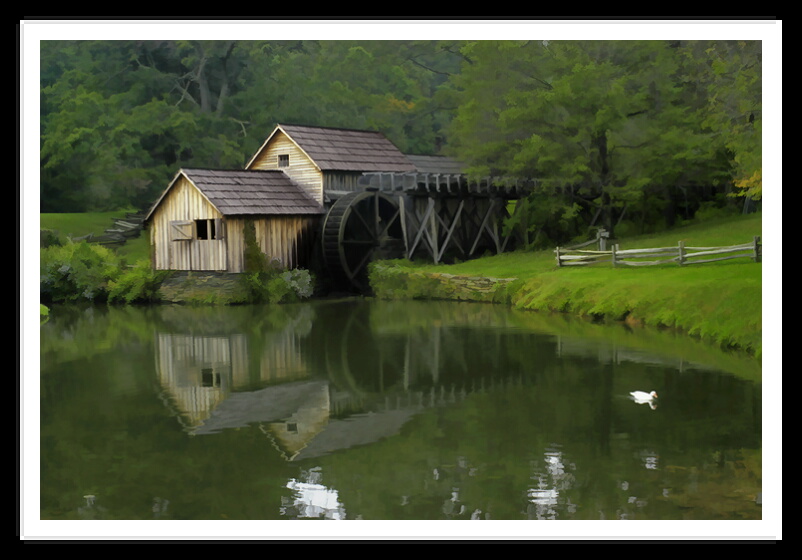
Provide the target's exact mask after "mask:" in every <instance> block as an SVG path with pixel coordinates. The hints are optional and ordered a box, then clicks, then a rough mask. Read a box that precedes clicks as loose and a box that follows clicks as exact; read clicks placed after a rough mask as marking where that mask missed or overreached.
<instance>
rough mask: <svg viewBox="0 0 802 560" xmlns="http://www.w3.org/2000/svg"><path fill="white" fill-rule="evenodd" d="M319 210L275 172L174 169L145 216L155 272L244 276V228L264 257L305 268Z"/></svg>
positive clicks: (289, 179) (294, 184) (308, 196)
mask: <svg viewBox="0 0 802 560" xmlns="http://www.w3.org/2000/svg"><path fill="white" fill-rule="evenodd" d="M323 213H324V209H323V206H322V205H321V204H320V203H319V202H318V201H317V200H316V199H314V198H312V196H310V195H309V194H308V193H307V191H306V190H305V189H303V188H302V187H301V186H300V185H299V184H298V183H296V182H295V181H294V180H293V179H292V178H291V177H290V176H289V175H287V174H285V173H283V172H282V171H281V170H278V169H275V170H211V169H181V170H180V171H178V173H177V174H176V175H175V177H174V179H173V180H172V181H171V182H170V184H169V186H168V187H167V188H166V189H165V191H164V192H163V193H162V195H161V197H159V199H158V200H157V201H156V202H155V203H154V205H153V206H152V207H151V209H150V211H149V212H148V214H147V217H146V221H147V222H148V224H149V227H150V237H151V248H152V264H153V267H154V268H155V269H156V270H197V271H201V270H204V271H224V272H244V252H245V236H244V231H245V229H244V228H245V225H246V223H247V222H249V221H252V222H253V224H254V226H255V232H256V239H257V242H258V244H259V246H260V248H261V250H262V252H263V253H265V255H267V256H268V257H269V258H272V259H277V260H278V261H279V262H280V263H281V264H282V265H283V266H285V267H287V268H302V267H306V266H307V264H308V259H309V257H310V255H311V251H312V248H313V246H314V243H315V232H316V227H317V225H318V223H319V221H320V216H321V215H322V214H323Z"/></svg>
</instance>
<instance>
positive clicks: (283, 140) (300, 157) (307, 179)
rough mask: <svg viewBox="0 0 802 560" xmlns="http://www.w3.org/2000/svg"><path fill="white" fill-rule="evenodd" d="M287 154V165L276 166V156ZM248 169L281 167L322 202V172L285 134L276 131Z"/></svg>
mask: <svg viewBox="0 0 802 560" xmlns="http://www.w3.org/2000/svg"><path fill="white" fill-rule="evenodd" d="M283 154H289V156H290V164H289V167H281V168H279V166H278V156H279V155H283ZM248 169H281V170H282V171H284V172H285V173H286V174H287V175H289V176H290V177H292V178H293V179H294V180H295V181H296V182H297V183H298V184H299V185H301V186H302V187H303V188H304V189H305V190H306V192H308V193H309V194H310V195H311V196H312V198H314V199H315V200H316V201H317V202H318V203H319V204H323V174H322V173H321V171H320V169H318V167H317V166H316V165H315V163H314V162H313V161H312V160H311V159H309V157H308V156H307V155H306V154H305V153H304V152H303V151H302V150H301V149H300V148H299V147H298V146H297V145H296V144H295V143H294V142H293V141H292V140H290V139H289V138H288V137H287V135H286V134H284V133H283V132H281V131H277V132H276V134H275V136H274V137H273V139H272V140H271V142H270V143H269V144H268V145H267V146H265V148H264V150H263V151H262V152H260V153H259V155H258V156H257V157H256V158H255V159H254V160H253V161H252V162H251V163H250V165H249V166H248Z"/></svg>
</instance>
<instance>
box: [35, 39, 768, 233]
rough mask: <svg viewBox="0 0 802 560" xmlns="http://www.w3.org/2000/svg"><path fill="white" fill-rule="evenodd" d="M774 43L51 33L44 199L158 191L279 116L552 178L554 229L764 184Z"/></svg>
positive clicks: (58, 204)
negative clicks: (769, 58)
mask: <svg viewBox="0 0 802 560" xmlns="http://www.w3.org/2000/svg"><path fill="white" fill-rule="evenodd" d="M761 56H762V52H761V43H760V41H672V42H669V41H450V42H446V41H321V40H305V41H182V40H172V41H127V40H121V41H112V42H109V41H43V42H42V48H41V60H40V62H41V74H40V81H41V106H42V110H41V171H42V176H41V211H43V212H79V211H97V210H111V209H117V208H123V207H134V208H140V209H141V208H143V207H146V206H147V205H149V204H150V203H152V201H153V200H154V199H155V198H156V197H157V196H158V194H159V193H160V192H161V190H162V189H163V188H164V187H165V186H166V185H167V183H168V182H169V180H170V178H171V177H172V176H173V175H174V173H175V172H176V170H177V169H178V168H179V167H188V166H198V167H206V168H240V167H242V166H243V165H244V164H245V163H246V162H247V160H248V158H249V157H250V156H251V155H252V154H253V153H255V151H256V150H257V149H258V147H259V146H260V145H261V143H262V142H263V141H264V138H265V137H266V135H267V134H268V133H269V132H270V131H271V130H272V127H273V126H274V124H275V123H277V122H295V123H299V124H309V125H319V126H334V127H347V128H361V129H373V130H379V131H381V132H383V133H384V134H385V135H386V136H387V137H388V138H390V140H392V141H393V142H394V143H395V144H396V145H397V146H398V147H399V148H400V149H401V150H402V151H404V152H407V153H422V154H449V155H453V156H455V157H457V158H459V159H461V160H462V161H463V162H464V163H465V164H466V165H467V166H468V168H469V170H470V171H471V172H472V173H476V174H481V175H487V174H492V175H501V176H515V177H525V178H535V179H537V189H536V192H535V193H534V194H533V195H532V197H531V198H530V200H528V201H526V202H524V203H522V205H524V206H525V207H526V208H525V209H526V211H525V212H522V213H520V214H519V217H518V218H516V219H519V220H520V222H521V225H523V227H524V228H525V229H526V230H527V232H528V234H529V235H530V239H529V242H530V244H532V245H536V246H547V245H550V244H553V243H562V242H564V241H565V240H566V239H570V238H571V237H573V236H576V235H582V234H585V233H586V232H587V229H588V228H589V227H594V226H600V225H603V226H605V227H607V229H609V230H611V231H612V230H613V229H614V228H616V227H625V228H629V230H628V231H636V232H638V233H643V232H647V231H654V230H655V228H656V227H658V226H660V225H668V226H671V225H673V224H674V223H675V221H676V220H677V219H678V218H682V219H687V218H690V217H692V216H693V215H694V213H695V212H696V211H697V210H698V209H699V208H701V207H702V206H703V205H708V207H710V206H711V205H713V206H714V207H716V208H721V207H726V206H727V205H735V204H737V202H736V201H733V200H732V199H731V198H729V195H732V194H737V193H741V194H748V195H749V196H751V197H753V198H759V197H760V196H761V193H762V181H761V177H762V168H761V165H762V163H761V141H760V137H761V131H762V124H761V123H762V112H761V107H762V82H761V71H762V64H761Z"/></svg>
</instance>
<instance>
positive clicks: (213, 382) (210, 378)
mask: <svg viewBox="0 0 802 560" xmlns="http://www.w3.org/2000/svg"><path fill="white" fill-rule="evenodd" d="M201 386H202V387H219V386H220V373H219V372H216V371H214V369H212V368H203V369H201Z"/></svg>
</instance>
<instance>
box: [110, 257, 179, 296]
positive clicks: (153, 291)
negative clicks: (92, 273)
mask: <svg viewBox="0 0 802 560" xmlns="http://www.w3.org/2000/svg"><path fill="white" fill-rule="evenodd" d="M168 274H169V272H167V271H164V270H162V271H156V270H153V268H152V267H151V266H150V262H148V261H147V260H141V261H139V262H137V263H136V264H135V265H134V266H133V267H132V268H130V269H128V270H126V271H124V272H122V273H121V274H120V277H119V278H118V279H117V280H112V281H110V282H109V302H112V303H113V302H125V303H148V302H153V301H158V300H159V294H158V292H159V286H160V285H161V283H162V282H163V281H164V279H165V278H166V277H167V275H168Z"/></svg>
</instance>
